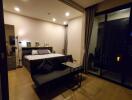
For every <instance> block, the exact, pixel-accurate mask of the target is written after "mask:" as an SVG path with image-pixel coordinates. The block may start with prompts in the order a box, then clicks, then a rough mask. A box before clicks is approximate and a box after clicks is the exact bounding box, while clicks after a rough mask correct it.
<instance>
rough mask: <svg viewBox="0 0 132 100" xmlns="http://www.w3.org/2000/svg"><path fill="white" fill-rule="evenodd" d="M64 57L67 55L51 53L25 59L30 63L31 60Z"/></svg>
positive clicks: (27, 56)
mask: <svg viewBox="0 0 132 100" xmlns="http://www.w3.org/2000/svg"><path fill="white" fill-rule="evenodd" d="M62 56H65V55H63V54H57V53H51V54H44V55H25V56H24V58H25V59H27V60H29V61H30V60H40V59H46V58H54V57H62Z"/></svg>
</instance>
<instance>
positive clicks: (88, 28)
mask: <svg viewBox="0 0 132 100" xmlns="http://www.w3.org/2000/svg"><path fill="white" fill-rule="evenodd" d="M95 11H96V6H92V7H89V8H87V9H86V10H85V14H86V21H85V22H86V23H85V41H84V49H85V52H84V56H83V67H84V72H86V71H87V69H88V54H89V44H90V38H91V34H92V28H93V22H94V17H95Z"/></svg>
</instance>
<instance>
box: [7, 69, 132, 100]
mask: <svg viewBox="0 0 132 100" xmlns="http://www.w3.org/2000/svg"><path fill="white" fill-rule="evenodd" d="M8 75H9V92H10V100H40V99H39V97H38V96H37V94H36V92H35V90H34V85H33V81H32V79H31V77H30V74H29V73H28V71H27V70H26V69H25V68H18V69H17V70H13V71H9V74H8ZM84 77H85V78H86V80H84V81H83V82H82V86H81V87H80V88H78V89H77V90H75V91H72V90H71V89H69V90H66V91H65V92H63V93H61V94H60V95H57V96H56V97H55V98H53V100H132V90H129V89H126V88H124V87H122V86H119V85H117V84H114V83H111V82H108V81H106V80H103V79H100V78H97V77H95V76H91V75H84Z"/></svg>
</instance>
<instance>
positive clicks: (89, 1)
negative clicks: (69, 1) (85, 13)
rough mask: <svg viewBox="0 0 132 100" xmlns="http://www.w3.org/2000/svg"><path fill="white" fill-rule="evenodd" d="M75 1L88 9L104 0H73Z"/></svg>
mask: <svg viewBox="0 0 132 100" xmlns="http://www.w3.org/2000/svg"><path fill="white" fill-rule="evenodd" d="M73 1H74V2H76V3H77V4H79V5H80V6H82V7H84V8H87V7H89V6H92V5H94V4H97V3H100V2H102V1H104V0H73Z"/></svg>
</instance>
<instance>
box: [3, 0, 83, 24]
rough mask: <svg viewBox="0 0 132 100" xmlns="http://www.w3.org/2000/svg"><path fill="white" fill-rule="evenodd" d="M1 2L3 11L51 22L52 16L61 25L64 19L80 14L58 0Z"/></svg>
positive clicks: (4, 0) (13, 0) (8, 0)
mask: <svg viewBox="0 0 132 100" xmlns="http://www.w3.org/2000/svg"><path fill="white" fill-rule="evenodd" d="M80 1H81V0H80ZM3 2H4V10H5V11H9V12H13V13H17V14H20V15H24V16H28V17H32V18H37V19H41V20H46V21H50V22H52V18H56V22H54V23H57V24H62V25H63V22H64V21H68V20H69V19H73V18H75V17H78V16H81V15H82V13H81V12H79V11H78V10H76V9H74V8H72V7H70V6H68V5H66V4H64V3H62V2H60V1H59V0H3ZM15 6H17V7H19V8H20V12H16V11H15V10H14V7H15ZM65 12H69V13H70V16H69V17H66V16H65Z"/></svg>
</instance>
